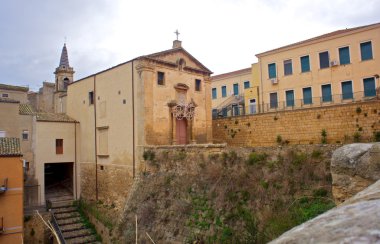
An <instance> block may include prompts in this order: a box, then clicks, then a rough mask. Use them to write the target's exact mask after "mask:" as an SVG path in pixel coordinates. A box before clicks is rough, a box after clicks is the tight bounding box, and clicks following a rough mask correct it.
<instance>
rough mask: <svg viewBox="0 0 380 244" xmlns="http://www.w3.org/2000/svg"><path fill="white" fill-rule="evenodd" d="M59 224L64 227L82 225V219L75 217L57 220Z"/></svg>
mask: <svg viewBox="0 0 380 244" xmlns="http://www.w3.org/2000/svg"><path fill="white" fill-rule="evenodd" d="M57 222H58V225H59V226H60V227H62V226H64V225H71V224H77V223H81V222H82V219H81V218H80V217H73V218H67V219H57Z"/></svg>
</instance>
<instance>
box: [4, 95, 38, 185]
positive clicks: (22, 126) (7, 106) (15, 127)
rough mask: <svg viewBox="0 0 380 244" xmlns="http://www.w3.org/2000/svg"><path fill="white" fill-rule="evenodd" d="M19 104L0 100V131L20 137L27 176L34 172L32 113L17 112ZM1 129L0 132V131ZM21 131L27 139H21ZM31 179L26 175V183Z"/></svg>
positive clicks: (8, 135) (9, 135)
mask: <svg viewBox="0 0 380 244" xmlns="http://www.w3.org/2000/svg"><path fill="white" fill-rule="evenodd" d="M19 110H20V104H19V103H13V102H12V103H10V102H4V101H3V102H0V118H1V119H0V133H2V132H5V137H15V138H19V139H20V146H21V151H22V153H23V159H24V160H25V161H26V162H28V163H29V164H28V165H29V169H28V170H27V176H33V174H34V161H33V151H32V133H33V128H32V122H33V117H32V115H21V114H20V113H19ZM1 131H2V132H1ZM23 133H25V134H27V139H23ZM29 181H33V179H32V178H30V177H26V183H29Z"/></svg>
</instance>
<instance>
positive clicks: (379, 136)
mask: <svg viewBox="0 0 380 244" xmlns="http://www.w3.org/2000/svg"><path fill="white" fill-rule="evenodd" d="M373 138H374V140H375V141H376V142H380V131H375V132H373Z"/></svg>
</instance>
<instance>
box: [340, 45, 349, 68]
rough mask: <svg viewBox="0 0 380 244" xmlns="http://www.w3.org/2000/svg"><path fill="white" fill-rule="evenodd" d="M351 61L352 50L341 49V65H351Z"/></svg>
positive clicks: (347, 48)
mask: <svg viewBox="0 0 380 244" xmlns="http://www.w3.org/2000/svg"><path fill="white" fill-rule="evenodd" d="M350 62H351V61H350V48H349V47H341V48H339V63H340V64H341V65H344V64H349V63H350Z"/></svg>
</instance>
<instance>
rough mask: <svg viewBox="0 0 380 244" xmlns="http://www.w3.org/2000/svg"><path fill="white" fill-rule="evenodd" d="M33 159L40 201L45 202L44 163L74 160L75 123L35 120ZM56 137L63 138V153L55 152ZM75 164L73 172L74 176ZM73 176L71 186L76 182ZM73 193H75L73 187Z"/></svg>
mask: <svg viewBox="0 0 380 244" xmlns="http://www.w3.org/2000/svg"><path fill="white" fill-rule="evenodd" d="M34 126H35V129H34V133H35V136H34V138H35V143H34V161H35V165H36V173H35V176H36V179H37V180H38V183H39V185H40V186H41V188H40V189H41V203H44V202H45V164H46V163H70V162H73V163H74V162H75V123H63V122H39V121H37V122H35V124H34ZM56 139H63V154H56V141H55V140H56ZM75 168H76V166H75V164H74V170H73V172H74V173H73V174H74V176H75ZM75 178H76V177H73V186H74V187H75V185H76V182H75ZM73 190H74V194H75V189H73Z"/></svg>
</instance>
